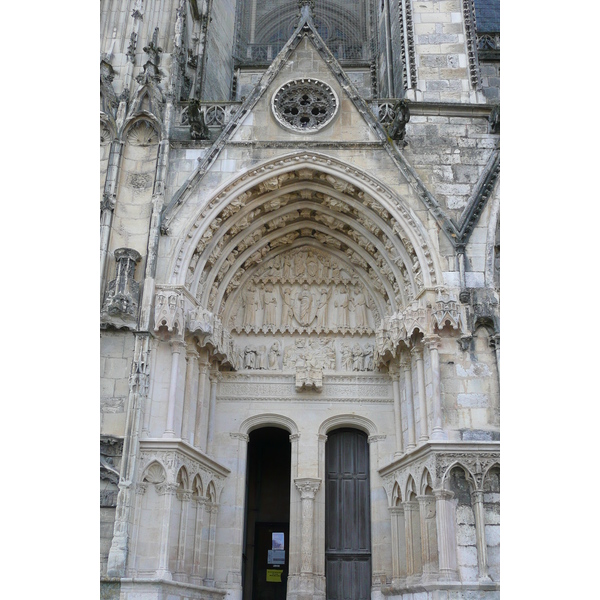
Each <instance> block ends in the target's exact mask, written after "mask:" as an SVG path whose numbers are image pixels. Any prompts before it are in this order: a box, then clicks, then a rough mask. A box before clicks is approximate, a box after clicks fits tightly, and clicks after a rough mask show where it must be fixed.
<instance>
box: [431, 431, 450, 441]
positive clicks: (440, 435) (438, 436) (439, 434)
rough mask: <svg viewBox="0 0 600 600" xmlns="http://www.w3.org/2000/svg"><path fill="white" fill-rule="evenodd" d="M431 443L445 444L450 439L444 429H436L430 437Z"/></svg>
mask: <svg viewBox="0 0 600 600" xmlns="http://www.w3.org/2000/svg"><path fill="white" fill-rule="evenodd" d="M429 439H430V440H431V441H435V442H440V441H441V442H443V441H444V440H447V439H448V434H447V433H446V432H445V431H444V430H443V429H434V430H433V431H432V432H431V435H430V436H429Z"/></svg>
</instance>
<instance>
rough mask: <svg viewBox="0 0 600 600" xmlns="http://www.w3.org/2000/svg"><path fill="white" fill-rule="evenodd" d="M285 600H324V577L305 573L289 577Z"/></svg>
mask: <svg viewBox="0 0 600 600" xmlns="http://www.w3.org/2000/svg"><path fill="white" fill-rule="evenodd" d="M287 600H325V577H323V576H321V575H313V574H310V575H309V574H306V573H305V574H302V575H291V576H289V577H288V584H287Z"/></svg>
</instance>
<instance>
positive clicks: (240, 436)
mask: <svg viewBox="0 0 600 600" xmlns="http://www.w3.org/2000/svg"><path fill="white" fill-rule="evenodd" d="M229 435H230V436H231V437H232V438H234V439H236V440H242V442H246V443H248V442H249V441H250V436H249V435H248V434H247V433H240V432H233V433H230V434H229Z"/></svg>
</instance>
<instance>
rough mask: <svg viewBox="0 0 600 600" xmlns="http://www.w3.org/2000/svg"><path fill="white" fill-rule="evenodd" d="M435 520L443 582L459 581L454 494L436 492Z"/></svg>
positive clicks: (444, 491) (441, 491)
mask: <svg viewBox="0 0 600 600" xmlns="http://www.w3.org/2000/svg"><path fill="white" fill-rule="evenodd" d="M433 493H434V495H435V519H436V526H437V538H438V557H439V573H440V575H439V576H440V579H441V580H442V581H457V580H458V567H457V564H458V561H457V552H458V550H457V542H456V516H455V513H456V510H455V505H454V503H453V502H452V499H453V498H454V493H453V492H450V491H448V490H443V489H442V490H434V492H433Z"/></svg>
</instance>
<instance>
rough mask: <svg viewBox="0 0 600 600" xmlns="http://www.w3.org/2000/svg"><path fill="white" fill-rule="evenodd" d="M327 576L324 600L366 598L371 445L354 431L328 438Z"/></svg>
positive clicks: (369, 585)
mask: <svg viewBox="0 0 600 600" xmlns="http://www.w3.org/2000/svg"><path fill="white" fill-rule="evenodd" d="M325 464H326V469H325V470H326V475H325V477H326V494H325V513H326V520H325V563H326V565H325V576H326V578H327V600H370V597H371V515H370V502H369V496H370V485H369V446H368V443H367V436H366V434H364V433H363V432H362V431H358V430H356V429H338V430H335V431H333V432H332V433H331V434H328V436H327V446H326V460H325Z"/></svg>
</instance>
